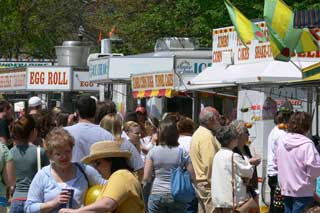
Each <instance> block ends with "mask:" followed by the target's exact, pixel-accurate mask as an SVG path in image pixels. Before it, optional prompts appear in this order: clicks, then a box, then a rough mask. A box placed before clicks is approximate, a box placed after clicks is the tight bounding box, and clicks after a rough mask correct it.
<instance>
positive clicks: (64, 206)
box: [61, 188, 74, 208]
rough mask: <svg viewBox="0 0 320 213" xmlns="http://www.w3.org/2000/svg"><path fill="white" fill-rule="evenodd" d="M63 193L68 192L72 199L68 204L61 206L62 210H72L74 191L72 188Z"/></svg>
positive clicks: (64, 189) (65, 189)
mask: <svg viewBox="0 0 320 213" xmlns="http://www.w3.org/2000/svg"><path fill="white" fill-rule="evenodd" d="M62 191H67V192H69V194H70V199H69V202H68V203H63V204H61V208H72V201H73V194H74V189H70V188H63V189H62Z"/></svg>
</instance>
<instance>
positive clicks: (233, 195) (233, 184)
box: [231, 153, 236, 209]
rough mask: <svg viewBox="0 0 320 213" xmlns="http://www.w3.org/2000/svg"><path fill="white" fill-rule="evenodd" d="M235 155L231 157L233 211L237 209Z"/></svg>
mask: <svg viewBox="0 0 320 213" xmlns="http://www.w3.org/2000/svg"><path fill="white" fill-rule="evenodd" d="M233 155H234V153H232V156H231V177H232V178H231V185H232V209H235V208H236V207H235V191H234V190H235V174H234V166H233Z"/></svg>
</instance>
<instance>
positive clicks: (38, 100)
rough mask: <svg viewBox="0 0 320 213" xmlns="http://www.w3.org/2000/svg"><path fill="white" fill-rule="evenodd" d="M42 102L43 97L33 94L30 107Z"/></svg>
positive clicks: (29, 103) (29, 102)
mask: <svg viewBox="0 0 320 213" xmlns="http://www.w3.org/2000/svg"><path fill="white" fill-rule="evenodd" d="M41 104H42V102H41V99H40V98H39V97H38V96H33V97H31V98H30V99H29V101H28V105H29V107H36V106H40V105H41Z"/></svg>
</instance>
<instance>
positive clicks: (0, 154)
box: [0, 143, 12, 197]
mask: <svg viewBox="0 0 320 213" xmlns="http://www.w3.org/2000/svg"><path fill="white" fill-rule="evenodd" d="M10 160H12V156H11V153H10V151H9V149H8V147H7V146H6V145H5V144H3V143H0V172H1V173H0V196H2V197H6V185H5V184H4V181H3V177H2V174H3V169H4V166H5V164H6V162H8V161H10Z"/></svg>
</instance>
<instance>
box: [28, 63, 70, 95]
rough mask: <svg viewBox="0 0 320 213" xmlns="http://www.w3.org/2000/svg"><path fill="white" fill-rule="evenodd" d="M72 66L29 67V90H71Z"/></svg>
mask: <svg viewBox="0 0 320 213" xmlns="http://www.w3.org/2000/svg"><path fill="white" fill-rule="evenodd" d="M71 72H72V71H71V68H70V67H30V68H27V90H45V91H51V90H59V91H70V90H71V82H70V80H71V78H70V76H71Z"/></svg>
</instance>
